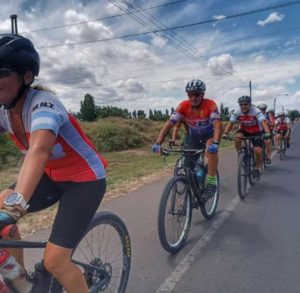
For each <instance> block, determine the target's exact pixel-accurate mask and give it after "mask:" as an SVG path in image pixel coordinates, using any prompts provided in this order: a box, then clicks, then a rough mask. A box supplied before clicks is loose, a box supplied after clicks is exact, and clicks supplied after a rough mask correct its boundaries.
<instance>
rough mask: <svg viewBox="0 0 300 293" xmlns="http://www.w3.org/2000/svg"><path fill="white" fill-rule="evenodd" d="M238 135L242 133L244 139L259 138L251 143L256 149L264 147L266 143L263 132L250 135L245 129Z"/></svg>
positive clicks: (253, 139)
mask: <svg viewBox="0 0 300 293" xmlns="http://www.w3.org/2000/svg"><path fill="white" fill-rule="evenodd" d="M236 133H242V134H243V135H244V137H251V136H258V137H257V138H252V139H251V142H252V145H253V146H254V147H263V145H264V142H263V139H262V132H256V133H249V132H247V131H245V130H243V129H239V130H238V131H237V132H236Z"/></svg>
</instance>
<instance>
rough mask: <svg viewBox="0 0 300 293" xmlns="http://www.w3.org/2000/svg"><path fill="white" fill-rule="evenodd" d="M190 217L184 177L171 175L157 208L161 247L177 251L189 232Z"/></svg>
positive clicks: (190, 205) (189, 202)
mask: <svg viewBox="0 0 300 293" xmlns="http://www.w3.org/2000/svg"><path fill="white" fill-rule="evenodd" d="M191 219H192V201H191V195H190V189H189V187H188V183H187V180H186V178H185V177H182V176H176V177H173V178H172V179H171V180H170V181H169V182H168V184H167V185H166V187H165V189H164V191H163V194H162V197H161V200H160V205H159V210H158V222H157V223H158V236H159V240H160V243H161V245H162V247H163V248H164V249H165V250H166V251H168V252H170V253H175V252H177V251H179V250H180V249H181V248H182V246H183V245H184V243H185V241H186V238H187V236H188V234H189V230H190V224H191Z"/></svg>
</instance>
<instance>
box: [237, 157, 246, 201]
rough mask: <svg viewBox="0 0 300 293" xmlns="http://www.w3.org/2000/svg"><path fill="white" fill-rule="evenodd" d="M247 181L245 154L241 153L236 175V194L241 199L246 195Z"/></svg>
mask: <svg viewBox="0 0 300 293" xmlns="http://www.w3.org/2000/svg"><path fill="white" fill-rule="evenodd" d="M247 183H248V167H247V162H246V156H245V154H241V155H240V156H239V165H238V176H237V185H238V194H239V197H240V198H241V199H244V198H245V197H246V192H247Z"/></svg>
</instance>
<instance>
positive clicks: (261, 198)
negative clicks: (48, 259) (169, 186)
mask: <svg viewBox="0 0 300 293" xmlns="http://www.w3.org/2000/svg"><path fill="white" fill-rule="evenodd" d="M299 146H300V125H299V124H296V125H295V127H294V129H293V134H292V144H291V148H290V149H289V150H288V151H287V156H286V158H285V160H284V161H280V160H279V158H278V156H277V155H275V157H274V158H273V161H272V165H271V166H270V168H269V170H266V171H264V174H263V175H262V177H261V180H260V181H259V182H257V183H256V185H255V186H254V187H252V188H251V189H250V190H249V193H248V196H247V197H246V199H245V200H244V201H240V200H239V198H238V196H237V183H236V182H237V179H236V177H237V166H236V154H235V152H234V151H233V150H226V151H222V153H221V154H220V163H219V172H220V177H221V195H220V202H219V206H218V213H217V215H216V217H215V218H214V219H212V220H210V221H207V220H205V219H204V218H203V217H202V216H201V214H200V211H198V210H194V212H193V222H192V228H191V231H190V234H189V237H188V240H187V242H186V245H185V246H184V248H183V249H182V250H181V251H180V252H179V253H177V254H176V255H170V254H169V253H167V252H166V251H164V250H163V248H162V247H161V246H160V243H159V240H158V235H157V211H158V205H159V200H160V197H161V193H162V190H163V188H164V186H165V184H166V182H167V180H168V179H169V177H165V178H162V179H161V180H159V181H156V182H153V183H149V184H146V185H144V186H143V187H141V188H140V189H138V190H136V191H134V192H131V193H129V194H128V195H125V196H123V197H120V198H116V199H114V200H112V201H110V202H109V203H107V204H104V205H103V206H102V207H101V209H102V210H111V211H113V212H115V213H117V214H118V215H120V216H121V217H122V218H123V219H124V221H125V222H126V225H127V226H128V230H129V233H130V236H131V241H132V270H131V275H130V280H129V284H128V290H127V292H129V293H148V292H149V293H150V292H177V293H181V292H191V293H194V292H195V293H198V292H205V293H219V292H222V293H223V292H226V293H227V292H230V293H235V292H237V293H248V292H249V293H250V292H251V293H252V292H256V293H260V292H261V293H268V292H270V293H271V292H272V293H281V292H288V293H296V292H299V293H300V274H299V271H300V253H299V251H300V228H299V227H300V220H299V218H300V194H299V189H300V172H299V168H300V164H299V163H300V148H299ZM47 234H48V231H42V232H39V233H36V234H35V235H33V236H32V237H31V239H42V238H45V237H47ZM40 255H41V252H39V253H37V252H33V251H32V250H30V251H28V252H27V253H26V263H27V265H28V266H29V267H31V266H32V263H33V261H34V260H36V258H37V257H39V256H40Z"/></svg>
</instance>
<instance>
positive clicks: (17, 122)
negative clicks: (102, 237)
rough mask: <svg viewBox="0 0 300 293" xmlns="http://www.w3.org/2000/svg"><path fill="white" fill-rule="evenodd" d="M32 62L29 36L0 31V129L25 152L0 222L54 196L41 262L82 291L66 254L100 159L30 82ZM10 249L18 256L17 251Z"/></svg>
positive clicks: (35, 60) (92, 203) (0, 196)
mask: <svg viewBox="0 0 300 293" xmlns="http://www.w3.org/2000/svg"><path fill="white" fill-rule="evenodd" d="M39 69H40V59H39V54H38V53H37V51H36V50H35V48H34V46H33V44H32V42H31V41H30V40H29V39H27V38H24V37H22V36H18V35H13V34H2V35H0V105H1V106H2V108H0V133H4V132H7V133H9V135H10V138H11V139H12V140H13V141H14V143H15V144H16V146H17V147H18V148H19V149H20V150H21V151H22V152H23V153H24V154H25V158H24V161H23V163H22V167H21V170H20V172H19V174H18V178H17V182H16V184H13V185H12V186H10V187H9V188H8V189H5V190H4V191H2V192H1V193H0V208H1V210H0V222H1V224H14V223H16V222H17V221H18V220H19V219H20V218H22V217H23V216H24V215H25V214H26V213H31V212H36V211H39V210H42V209H45V208H47V207H49V206H51V205H53V204H55V203H56V202H58V210H57V214H56V216H55V220H54V223H53V226H52V231H51V234H50V238H49V240H48V243H47V246H46V249H45V252H44V265H45V267H46V269H47V270H48V271H49V272H50V273H51V274H52V275H54V277H55V278H56V279H58V281H59V282H60V283H61V284H62V286H63V287H64V288H65V290H66V291H67V292H69V293H77V292H78V293H88V292H89V289H88V286H87V283H86V280H85V278H84V276H83V274H82V272H81V271H80V270H79V268H78V267H77V266H76V265H75V264H74V263H73V262H72V261H71V256H72V253H73V250H74V248H75V247H76V245H77V244H78V242H79V240H80V239H81V237H82V236H83V234H84V232H85V230H86V228H87V226H88V224H89V223H90V221H91V219H92V217H93V215H94V214H95V212H96V210H97V208H98V206H99V204H100V202H101V200H102V197H103V196H104V193H105V188H106V181H105V170H104V166H105V161H104V160H103V159H102V158H101V156H100V154H99V153H98V152H97V151H96V149H95V147H94V146H93V145H92V143H91V141H90V140H89V139H88V138H87V136H86V135H85V134H84V133H83V131H82V130H81V128H80V126H79V124H78V123H77V122H76V120H75V118H74V117H73V116H71V115H70V114H69V113H68V112H67V110H66V109H65V107H64V106H63V104H62V103H61V102H60V101H59V99H58V98H57V97H56V96H54V95H53V94H52V93H51V92H49V91H47V90H40V89H34V88H33V87H31V84H32V83H33V82H34V79H35V77H36V76H37V75H38V74H39ZM33 221H34V217H33ZM12 254H14V256H15V258H16V259H17V261H18V262H19V263H21V264H22V263H23V255H22V251H20V250H18V251H14V253H13V252H12ZM41 293H42V292H41Z"/></svg>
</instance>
